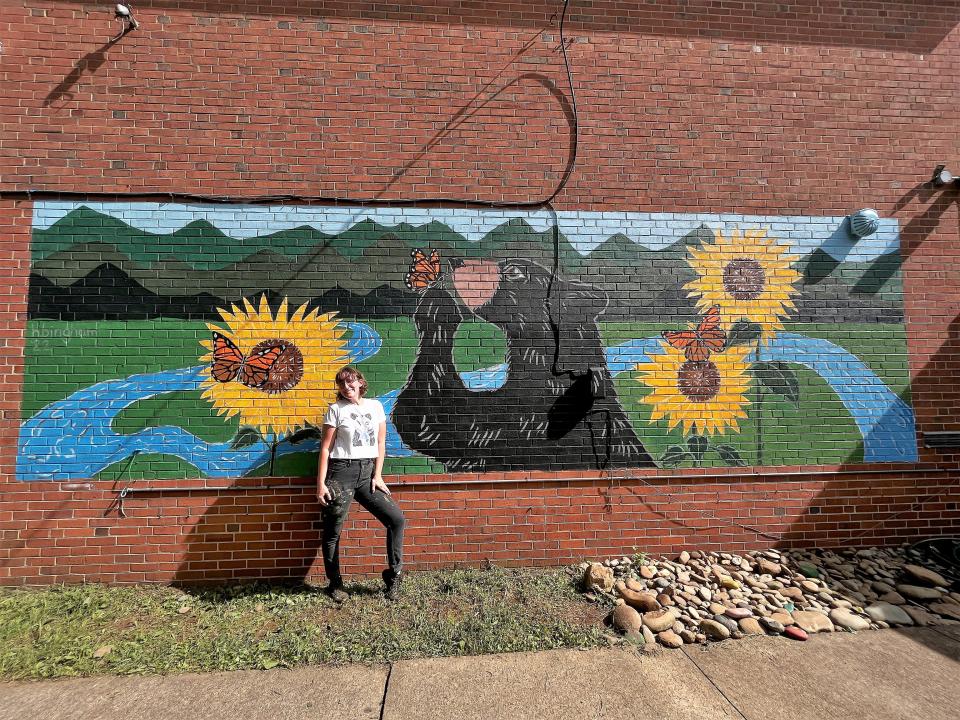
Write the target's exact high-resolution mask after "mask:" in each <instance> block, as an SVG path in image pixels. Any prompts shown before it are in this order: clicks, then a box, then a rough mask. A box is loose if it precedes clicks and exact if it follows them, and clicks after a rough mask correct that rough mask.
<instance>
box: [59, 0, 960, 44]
mask: <svg viewBox="0 0 960 720" xmlns="http://www.w3.org/2000/svg"><path fill="white" fill-rule="evenodd" d="M77 4H78V5H79V4H80V3H77ZM584 6H586V7H584ZM785 6H786V7H785ZM181 8H182V3H181V2H179V0H153V2H151V3H150V7H149V10H147V9H143V10H140V11H139V14H138V16H137V17H138V18H139V19H140V22H141V24H142V26H143V27H144V28H146V29H149V27H150V25H151V21H152V16H153V15H154V14H162V13H163V11H165V10H171V11H180V9H181ZM562 8H563V1H562V0H554V1H552V2H539V3H534V4H530V3H527V4H525V5H524V11H523V12H522V13H520V12H516V11H514V12H510V11H505V12H504V13H503V15H499V14H498V13H497V11H496V10H493V9H491V8H490V7H489V6H488V5H485V4H484V3H463V2H460V0H426V1H425V2H420V3H417V5H416V6H411V5H406V4H403V3H401V4H394V5H387V4H375V3H322V4H320V3H310V4H309V5H307V6H305V7H296V6H293V7H291V6H285V5H271V6H267V5H264V4H263V3H261V2H260V1H259V0H227V1H226V2H223V3H220V4H218V6H217V13H219V14H221V17H222V16H235V15H257V16H262V15H264V14H269V13H275V14H276V16H278V17H279V16H282V17H290V16H291V15H295V16H296V18H297V23H298V24H299V25H300V26H301V27H309V25H308V23H310V22H311V21H312V22H314V23H318V24H319V25H320V29H321V30H322V29H323V25H322V23H323V21H326V20H345V21H347V20H357V21H393V22H401V23H411V24H412V23H427V24H435V23H444V24H452V25H471V26H480V27H483V26H488V27H513V28H530V27H537V28H540V27H543V25H545V24H547V22H549V21H551V18H552V19H553V22H554V23H557V22H558V21H559V16H560V15H559V13H560V11H561V10H562ZM745 8H746V9H745V11H744V13H743V15H742V16H740V17H738V16H737V15H736V14H735V10H731V8H730V7H727V6H726V5H725V4H724V3H717V2H710V1H709V0H661V1H660V2H655V3H652V2H648V3H632V4H631V3H622V2H613V0H595V1H594V2H591V3H578V2H576V0H573V1H572V2H570V4H569V7H568V10H567V26H566V27H567V30H568V31H573V30H578V31H581V32H615V33H618V34H620V35H624V34H633V33H635V34H644V35H657V36H663V37H682V38H702V39H706V40H729V41H733V42H745V43H747V42H749V43H754V42H776V43H778V44H786V45H826V46H838V47H861V48H874V49H878V50H894V51H908V52H914V53H928V52H930V51H932V50H933V49H934V48H936V47H937V45H939V44H940V42H941V41H942V40H943V39H944V38H945V37H946V36H947V35H948V34H949V33H950V32H951V31H952V30H953V28H954V27H955V26H956V25H957V23H958V22H960V6H957V5H956V4H955V3H944V2H942V1H941V0H915V1H914V2H910V3H885V4H883V5H882V7H881V8H878V3H839V2H837V3H824V2H822V1H821V0H796V1H794V2H789V3H784V2H783V0H759V1H757V2H751V3H749V4H746V5H745ZM881 10H882V11H881ZM200 12H202V14H204V15H205V16H208V15H210V13H209V12H203V11H200ZM223 22H226V23H236V22H237V19H236V18H235V17H229V19H225V20H224V21H223ZM141 32H143V30H141Z"/></svg>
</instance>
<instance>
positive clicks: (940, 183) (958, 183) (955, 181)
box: [930, 165, 960, 188]
mask: <svg viewBox="0 0 960 720" xmlns="http://www.w3.org/2000/svg"><path fill="white" fill-rule="evenodd" d="M930 184H931V185H933V186H934V187H935V188H942V187H945V186H947V185H953V186H954V187H956V188H960V178H958V177H954V175H953V173H952V172H950V171H949V170H947V166H946V165H937V167H936V168H934V170H933V177H932V178H930Z"/></svg>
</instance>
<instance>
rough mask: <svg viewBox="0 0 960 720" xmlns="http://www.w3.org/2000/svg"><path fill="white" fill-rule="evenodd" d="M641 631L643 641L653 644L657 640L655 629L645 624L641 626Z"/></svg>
mask: <svg viewBox="0 0 960 720" xmlns="http://www.w3.org/2000/svg"><path fill="white" fill-rule="evenodd" d="M640 632H641V633H643V641H644V643H646V644H647V645H653V644H655V643H656V642H657V636H656V635H654V634H653V631H652V630H651V629H650V628H648V627H647V626H646V625H644V626H643V627H642V628H640Z"/></svg>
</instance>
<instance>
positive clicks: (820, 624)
mask: <svg viewBox="0 0 960 720" xmlns="http://www.w3.org/2000/svg"><path fill="white" fill-rule="evenodd" d="M793 619H794V621H795V622H796V624H797V625H799V626H800V627H801V628H802V629H803V630H805V631H806V632H808V633H818V632H833V630H834V627H833V623H832V622H830V618H829V617H827V616H826V615H824V614H823V613H822V612H816V611H813V610H794V612H793Z"/></svg>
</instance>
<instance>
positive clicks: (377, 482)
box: [370, 473, 390, 495]
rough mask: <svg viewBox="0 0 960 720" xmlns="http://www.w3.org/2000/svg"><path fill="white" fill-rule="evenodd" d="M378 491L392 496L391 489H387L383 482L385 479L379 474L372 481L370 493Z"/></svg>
mask: <svg viewBox="0 0 960 720" xmlns="http://www.w3.org/2000/svg"><path fill="white" fill-rule="evenodd" d="M377 490H382V491H383V492H385V493H386V494H387V495H389V494H390V488H388V487H387V484H386V483H385V482H384V481H383V477H382V476H381V475H380V474H379V473H375V474H374V476H373V477H372V478H371V479H370V492H376V491H377Z"/></svg>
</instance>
